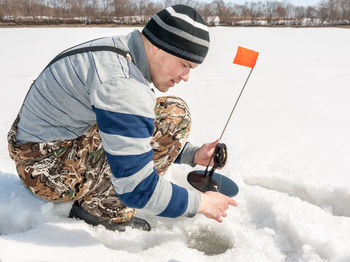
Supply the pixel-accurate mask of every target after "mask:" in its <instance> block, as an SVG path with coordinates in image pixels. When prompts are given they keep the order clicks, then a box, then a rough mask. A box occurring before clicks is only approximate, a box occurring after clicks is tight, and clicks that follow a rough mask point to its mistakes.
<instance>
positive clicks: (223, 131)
mask: <svg viewBox="0 0 350 262" xmlns="http://www.w3.org/2000/svg"><path fill="white" fill-rule="evenodd" d="M253 69H254V68H252V69H251V70H250V72H249V75H248V77H247V80H246V81H245V83H244V85H243V88H242V90H241V92H240V93H239V96H238V98H237V100H236V103H235V105H234V106H233V109H232V111H231V114H230V116H229V118H228V120H227V121H226V124H225V127H224V129H223V130H222V133H221V135H220V138H219V140H221V138H222V136H223V135H224V133H225V130H226V127H227V125H228V123H229V122H230V120H231V116H232V114H233V111H235V109H236V106H237V104H238V101H239V99H240V98H241V96H242V93H243V91H244V88H245V86H246V85H247V82H248V80H249V77H250V75H251V74H252V72H253Z"/></svg>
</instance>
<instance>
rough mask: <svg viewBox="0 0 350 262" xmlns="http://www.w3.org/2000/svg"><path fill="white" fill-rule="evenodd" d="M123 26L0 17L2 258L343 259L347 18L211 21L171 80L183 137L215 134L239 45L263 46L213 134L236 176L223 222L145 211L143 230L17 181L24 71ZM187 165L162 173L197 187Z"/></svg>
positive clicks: (348, 234) (239, 74) (235, 81)
mask: <svg viewBox="0 0 350 262" xmlns="http://www.w3.org/2000/svg"><path fill="white" fill-rule="evenodd" d="M132 29H133V28H11V29H7V28H1V29H0V36H1V41H0V58H1V59H0V76H1V77H0V81H1V89H2V95H1V98H0V99H1V103H0V109H1V114H0V136H1V137H2V139H1V140H0V261H1V262H13V261H21V262H24V261H64V260H70V261H72V260H75V261H173V262H174V261H244V262H247V261H254V262H256V261H339V262H345V261H350V218H349V217H350V178H349V175H350V172H349V170H350V160H349V156H350V135H349V134H350V118H349V115H348V114H349V112H350V103H349V102H348V101H349V96H350V84H349V83H350V69H349V60H350V45H349V43H350V33H349V32H350V31H349V29H339V28H317V29H316V28H310V29H307V28H305V29H300V28H225V27H218V28H211V29H210V31H211V41H212V44H211V49H210V51H209V54H208V58H207V60H206V61H205V62H204V64H203V65H201V66H199V67H198V69H195V70H193V72H192V73H191V75H190V81H189V82H187V83H182V84H179V85H178V86H176V87H174V88H173V89H172V90H170V91H169V92H168V94H169V95H178V96H180V97H182V98H184V99H185V100H186V101H187V102H188V104H189V107H190V109H191V112H192V118H193V125H192V133H191V136H190V140H191V141H192V142H193V143H194V144H198V145H199V144H201V143H203V142H209V141H214V140H215V139H216V138H218V137H219V136H220V134H221V131H222V128H223V127H224V124H225V122H226V120H227V118H228V116H229V113H230V111H231V109H232V106H233V103H234V101H235V99H236V98H237V96H238V94H239V91H240V88H241V87H242V85H243V84H244V81H245V79H246V77H247V76H248V73H249V68H245V67H241V66H238V65H233V64H232V60H233V57H234V54H235V51H236V50H237V47H238V46H239V45H240V46H243V47H247V48H251V49H254V50H257V51H259V52H260V55H259V59H258V62H257V65H256V67H255V68H254V71H253V73H252V76H251V78H250V80H249V82H248V84H247V86H246V90H245V92H244V93H243V96H242V98H241V100H240V102H239V104H238V107H237V110H236V111H235V113H234V115H233V117H232V119H231V122H230V124H229V126H228V129H227V130H226V133H225V135H224V137H223V139H222V142H224V143H226V144H227V146H228V151H229V162H228V165H227V166H226V167H225V168H224V169H222V170H221V171H219V172H221V173H222V174H224V175H226V176H228V177H230V178H231V179H233V180H235V181H236V182H237V184H238V185H239V187H240V192H239V194H238V195H237V196H236V197H235V199H236V200H237V202H238V204H239V205H238V207H236V208H234V207H231V208H230V209H229V212H228V217H227V218H226V219H225V220H224V222H223V223H218V222H216V221H214V220H209V219H206V218H205V217H203V216H201V215H197V216H196V217H194V218H192V219H189V218H180V219H165V218H158V217H151V216H149V215H148V214H141V215H143V216H144V217H146V218H147V219H148V220H149V221H150V223H151V225H152V231H151V232H140V231H137V230H132V229H128V230H127V232H126V233H119V232H112V231H108V230H106V229H104V228H103V227H101V226H99V227H92V226H89V225H87V224H85V223H83V222H81V221H77V220H72V219H69V218H67V215H68V212H69V210H70V206H71V203H49V202H46V201H43V200H40V199H39V198H37V197H35V196H33V195H32V194H31V193H30V192H29V191H28V190H27V189H26V188H25V187H24V186H23V184H22V183H21V181H20V180H19V178H18V177H17V175H16V170H15V166H14V164H13V163H12V161H11V160H10V158H9V156H8V152H7V141H6V134H7V132H8V130H9V128H10V125H11V123H12V121H13V120H14V118H15V116H16V114H17V112H18V110H19V107H20V105H21V103H22V101H23V99H24V96H25V94H26V92H27V90H28V88H29V86H30V84H31V82H32V80H34V79H35V77H36V76H37V75H38V74H39V73H40V72H41V70H42V69H43V68H44V67H45V66H46V64H47V63H48V62H49V61H50V60H51V59H52V58H53V57H54V56H55V55H56V54H57V53H58V52H60V51H62V50H64V49H66V48H68V47H70V46H72V45H75V44H78V43H81V42H84V41H86V40H89V39H93V38H98V37H101V36H109V35H113V34H124V33H127V32H129V31H131V30H132ZM159 95H160V94H159ZM191 170H192V168H190V167H188V166H182V165H175V166H173V167H171V169H170V170H169V172H168V174H166V177H167V178H168V179H169V180H171V181H174V182H176V183H178V184H179V185H181V186H184V187H186V188H188V189H190V190H194V189H192V188H191V187H190V185H189V184H188V183H187V181H186V174H187V173H188V172H190V171H191Z"/></svg>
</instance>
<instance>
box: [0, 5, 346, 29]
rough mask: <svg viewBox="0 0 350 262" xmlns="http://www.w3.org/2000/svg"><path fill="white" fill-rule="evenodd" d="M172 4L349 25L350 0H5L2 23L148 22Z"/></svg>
mask: <svg viewBox="0 0 350 262" xmlns="http://www.w3.org/2000/svg"><path fill="white" fill-rule="evenodd" d="M173 4H186V5H190V6H192V7H194V8H195V9H196V10H198V12H199V13H200V14H201V15H202V16H203V18H204V19H205V20H206V21H207V23H208V24H209V25H225V26H235V25H244V26H259V25H260V26H286V25H287V26H336V25H350V1H349V0H323V1H322V2H320V3H319V4H318V5H315V6H295V5H292V4H290V3H287V2H277V1H266V2H265V1H264V2H262V1H257V2H246V3H245V4H244V5H239V4H235V3H234V2H228V3H226V2H224V1H223V0H213V1H212V2H210V3H203V2H199V1H196V0H180V1H179V0H163V1H160V0H0V25H5V26H11V25H21V24H23V25H28V24H35V25H39V24H44V25H49V24H113V25H116V24H119V25H143V24H145V23H146V22H147V21H148V20H149V19H150V17H151V16H152V15H153V14H155V13H156V12H157V11H159V10H161V9H163V8H164V7H167V6H170V5H173Z"/></svg>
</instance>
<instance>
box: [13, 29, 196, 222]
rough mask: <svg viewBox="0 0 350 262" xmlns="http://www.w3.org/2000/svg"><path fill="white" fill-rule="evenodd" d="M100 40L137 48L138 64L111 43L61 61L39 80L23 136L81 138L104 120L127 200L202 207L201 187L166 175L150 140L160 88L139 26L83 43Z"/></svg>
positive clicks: (165, 212)
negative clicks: (174, 181)
mask: <svg viewBox="0 0 350 262" xmlns="http://www.w3.org/2000/svg"><path fill="white" fill-rule="evenodd" d="M99 45H109V46H116V47H118V48H120V49H123V50H126V51H128V52H130V54H131V55H132V57H133V61H134V63H135V64H136V66H135V64H132V63H130V62H129V61H128V60H127V59H125V58H124V57H123V56H120V55H117V54H114V53H112V52H109V51H98V52H89V53H82V54H77V55H74V56H70V57H66V58H64V59H61V60H59V61H57V62H55V63H54V64H52V65H51V66H50V67H48V68H47V69H45V70H44V71H43V72H42V73H41V74H40V76H39V77H38V78H37V79H36V80H35V82H34V85H33V88H32V89H31V90H30V92H29V94H28V96H27V99H26V101H25V103H24V107H23V111H22V115H21V119H20V122H19V125H18V127H19V132H18V135H17V139H18V140H19V141H22V142H29V141H31V142H40V141H51V140H56V139H60V140H64V139H73V138H76V137H78V136H80V135H82V134H83V133H84V132H86V131H87V130H88V129H89V128H90V127H91V126H92V125H94V124H96V123H97V124H98V127H99V131H100V135H101V138H102V143H103V147H104V150H105V152H106V155H107V159H108V161H109V163H110V166H111V170H112V172H113V175H114V177H113V178H112V182H113V184H114V186H115V190H116V192H117V194H118V196H119V197H120V199H121V200H122V201H123V202H124V203H125V204H126V205H127V206H129V207H134V208H139V209H144V210H147V211H150V212H152V213H153V214H156V215H160V216H165V217H177V216H181V215H185V216H193V215H195V214H196V212H197V210H198V208H199V203H200V196H199V194H198V193H197V192H194V191H191V192H188V191H187V190H186V189H184V188H182V187H179V186H177V185H174V184H172V183H170V182H169V181H167V180H165V179H163V178H161V177H159V175H158V174H157V172H156V171H155V169H154V167H153V161H152V158H153V150H152V148H151V146H150V140H151V137H152V133H153V129H154V111H153V110H154V106H155V95H154V92H153V91H152V90H151V89H150V87H149V86H148V82H150V76H149V69H148V64H147V60H145V59H146V56H145V53H144V49H143V44H142V41H141V38H140V36H139V32H138V31H134V32H132V33H131V34H129V35H127V36H124V37H115V38H103V39H98V40H95V41H91V42H88V43H85V44H83V45H80V46H77V47H75V48H80V47H83V46H99ZM193 150H194V149H193V147H191V146H190V145H188V146H186V147H185V149H184V150H183V155H186V157H187V158H188V156H189V155H193ZM186 157H184V158H186ZM181 159H182V158H181ZM180 162H181V161H180ZM182 162H186V161H182ZM187 162H188V160H187Z"/></svg>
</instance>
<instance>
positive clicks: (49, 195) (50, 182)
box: [8, 96, 191, 223]
mask: <svg viewBox="0 0 350 262" xmlns="http://www.w3.org/2000/svg"><path fill="white" fill-rule="evenodd" d="M154 111H155V115H156V117H155V121H154V124H155V129H154V133H153V137H152V140H151V146H152V148H153V151H154V157H153V161H154V165H155V168H156V170H157V171H158V173H159V174H160V175H163V174H164V173H165V172H166V170H167V169H168V167H169V166H170V165H171V164H172V163H173V162H174V161H175V159H176V158H177V156H178V155H179V153H180V152H181V150H182V148H183V146H184V145H185V143H186V140H187V137H188V135H189V132H190V127H191V116H190V113H189V110H188V107H187V105H186V103H185V102H184V101H183V100H181V99H180V98H178V97H171V96H168V97H160V98H157V103H156V107H155V109H154ZM19 116H20V113H19V115H18V117H17V119H16V120H15V122H14V123H13V125H12V127H11V130H10V132H9V133H8V146H9V153H10V157H11V158H12V159H13V160H14V161H15V163H16V168H17V172H18V174H19V177H20V178H21V180H22V181H23V183H24V184H25V185H26V186H27V187H28V189H29V190H30V191H31V192H33V193H34V194H35V195H36V196H38V197H40V198H42V199H45V200H48V201H55V202H62V201H72V200H76V201H78V202H79V204H80V206H81V207H82V208H83V209H84V210H86V211H88V212H89V213H91V214H93V215H96V216H98V217H100V218H101V219H103V220H111V221H112V222H116V223H118V222H125V221H128V220H130V219H131V217H132V216H133V215H134V214H135V210H134V209H132V208H128V207H127V206H125V205H124V204H123V203H122V202H121V201H120V199H119V198H118V196H117V194H116V193H115V191H114V187H113V185H112V183H111V180H110V178H111V176H112V173H111V170H110V166H109V164H108V162H107V158H106V156H105V153H104V150H103V146H102V142H101V138H100V135H99V131H98V128H97V126H96V125H95V126H92V127H91V128H90V129H89V130H88V131H87V132H86V133H84V134H83V135H82V136H80V137H78V138H76V139H73V140H64V141H62V140H60V141H52V142H40V143H25V144H17V143H16V135H17V124H18V121H19Z"/></svg>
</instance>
